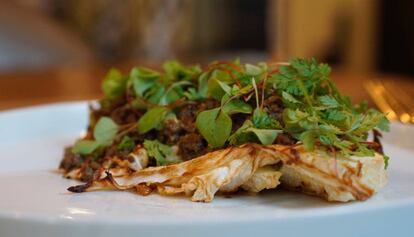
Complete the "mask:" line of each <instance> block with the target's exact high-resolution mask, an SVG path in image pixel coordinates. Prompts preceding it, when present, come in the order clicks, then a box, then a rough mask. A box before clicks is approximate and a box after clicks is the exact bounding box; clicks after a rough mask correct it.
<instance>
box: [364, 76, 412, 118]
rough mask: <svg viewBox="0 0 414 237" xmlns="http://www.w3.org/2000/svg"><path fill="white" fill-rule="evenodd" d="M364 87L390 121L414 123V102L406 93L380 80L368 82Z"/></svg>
mask: <svg viewBox="0 0 414 237" xmlns="http://www.w3.org/2000/svg"><path fill="white" fill-rule="evenodd" d="M364 86H365V88H366V90H367V91H368V93H369V94H370V96H371V98H372V100H373V101H374V103H375V104H376V105H377V106H378V108H379V109H380V110H381V111H382V112H383V113H385V114H386V116H387V118H388V119H389V120H390V121H396V120H397V121H400V122H402V123H414V100H413V99H412V98H411V96H410V95H409V94H408V93H407V92H406V91H404V90H402V89H401V88H399V87H398V86H396V85H395V84H393V83H386V82H384V81H382V80H380V79H370V80H367V81H366V82H365V83H364Z"/></svg>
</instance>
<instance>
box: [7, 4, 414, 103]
mask: <svg viewBox="0 0 414 237" xmlns="http://www.w3.org/2000/svg"><path fill="white" fill-rule="evenodd" d="M413 12H414V2H413V1H408V0H407V1H405V0H395V1H387V0H313V1H307V0H254V1H253V0H226V1H222V0H209V1H197V0H123V1H115V0H88V1H82V0H71V1H66V0H15V1H7V0H0V74H1V75H3V76H0V81H1V80H2V79H3V80H5V79H4V78H8V79H9V80H11V81H12V82H9V83H8V84H7V85H6V84H3V86H1V85H2V84H1V82H0V100H7V99H9V100H11V99H10V97H9V96H8V95H7V94H8V93H10V92H8V90H7V88H6V86H10V85H12V86H15V87H19V85H20V84H21V83H22V81H19V80H20V79H19V78H20V77H21V75H22V74H21V72H27V71H31V72H33V71H34V72H36V71H42V70H43V71H45V70H46V71H47V70H51V68H65V69H62V70H66V71H65V73H63V74H62V73H60V72H61V71H59V75H55V76H56V77H62V75H63V77H66V78H67V77H69V78H70V77H71V75H70V74H68V73H70V72H71V70H75V69H74V68H79V67H86V66H88V65H135V64H137V63H144V64H147V65H159V64H160V63H161V62H162V61H164V60H166V59H172V58H177V59H180V60H182V61H184V62H189V63H192V62H199V63H202V64H205V63H208V62H209V61H211V60H217V59H234V58H240V59H241V60H242V61H245V62H246V61H248V62H257V61H286V60H288V59H289V58H291V57H317V58H319V59H320V60H321V61H325V62H328V63H330V64H331V65H333V66H334V67H335V68H336V69H337V70H340V71H349V72H353V73H354V74H358V75H371V74H381V73H384V74H385V73H387V74H392V75H402V76H404V77H408V78H410V77H412V76H414V20H413V19H412V13H413ZM121 67H122V66H121ZM68 68H69V69H68ZM68 71H69V72H68ZM19 73H20V74H19ZM4 75H7V76H4ZM15 75H20V77H19V76H15ZM45 75H47V76H50V75H49V74H45ZM33 77H34V78H36V77H39V78H42V76H41V75H37V74H36V75H34V76H33ZM76 77H85V78H86V79H85V80H91V79H89V78H90V77H92V75H91V74H88V75H86V74H79V73H78V74H77V76H76ZM95 77H97V76H95ZM10 78H17V79H14V80H13V79H10ZM33 80H35V79H33ZM39 80H41V79H39ZM68 80H69V79H68ZM97 80H100V78H97ZM47 83H51V81H48V82H47ZM344 83H345V82H344ZM20 92H26V90H23V89H22V90H20ZM1 94H3V97H1ZM39 96H40V92H39ZM33 97H34V98H35V99H36V98H38V97H36V96H33Z"/></svg>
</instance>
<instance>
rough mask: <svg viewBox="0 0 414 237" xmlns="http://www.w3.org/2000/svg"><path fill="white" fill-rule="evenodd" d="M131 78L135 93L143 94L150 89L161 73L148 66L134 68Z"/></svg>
mask: <svg viewBox="0 0 414 237" xmlns="http://www.w3.org/2000/svg"><path fill="white" fill-rule="evenodd" d="M130 78H131V80H132V84H133V87H134V91H135V94H136V95H138V96H143V95H144V92H145V91H147V90H148V89H150V88H151V87H152V86H154V84H155V83H156V81H157V80H158V79H160V74H159V73H158V72H156V71H153V70H151V69H148V68H133V69H132V70H131V73H130Z"/></svg>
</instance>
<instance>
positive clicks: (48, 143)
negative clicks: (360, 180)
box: [0, 102, 414, 237]
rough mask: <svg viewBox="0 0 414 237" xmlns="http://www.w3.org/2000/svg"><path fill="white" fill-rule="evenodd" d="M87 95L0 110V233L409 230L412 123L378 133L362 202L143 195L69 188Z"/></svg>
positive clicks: (413, 199)
mask: <svg viewBox="0 0 414 237" xmlns="http://www.w3.org/2000/svg"><path fill="white" fill-rule="evenodd" d="M86 122H87V106H86V103H84V102H79V103H63V104H54V105H48V106H40V107H32V108H27V109H19V110H12V111H6V112H1V113H0V162H1V163H0V236H1V237H8V236H43V237H47V236H77V237H82V236H114V235H118V236H169V237H175V236H180V237H184V236H252V235H256V236H268V235H272V236H277V235H280V236H281V235H283V236H299V235H306V236H348V237H349V236H372V235H375V236H390V235H394V236H414V230H413V228H414V217H413V216H414V141H413V140H414V138H413V136H414V127H412V126H403V125H400V124H392V132H391V133H389V134H386V135H385V136H384V146H385V151H386V153H387V154H389V155H390V156H391V160H390V166H389V168H388V171H389V184H388V185H387V186H386V188H384V189H383V190H382V191H381V192H380V193H379V194H377V195H375V196H374V197H372V198H371V199H369V200H367V201H365V202H353V203H345V204H338V203H328V202H325V201H323V200H320V199H318V198H314V197H308V196H306V195H303V194H297V193H291V192H286V191H280V190H275V191H267V192H264V193H261V194H259V195H255V196H253V195H248V194H238V195H233V196H232V197H231V198H226V197H220V196H218V197H216V198H215V199H214V201H213V202H212V203H193V202H190V201H189V200H188V198H184V197H168V198H167V197H161V196H158V195H156V194H153V195H150V196H147V197H142V196H138V195H135V194H132V193H127V192H110V191H107V192H91V193H82V194H72V193H69V192H67V191H66V188H67V187H68V186H70V185H73V184H76V182H75V181H72V180H66V179H63V178H62V177H61V176H60V174H58V173H57V172H56V167H57V166H58V164H59V161H60V159H61V156H62V150H63V147H64V146H66V145H69V144H71V143H72V142H73V141H74V139H75V138H77V137H78V136H79V135H80V134H81V132H82V131H83V130H84V128H85V126H86Z"/></svg>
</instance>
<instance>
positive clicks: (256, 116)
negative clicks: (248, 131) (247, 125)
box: [253, 108, 280, 129]
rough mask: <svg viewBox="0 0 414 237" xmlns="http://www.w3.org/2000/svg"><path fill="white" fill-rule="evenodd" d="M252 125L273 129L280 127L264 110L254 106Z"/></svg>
mask: <svg viewBox="0 0 414 237" xmlns="http://www.w3.org/2000/svg"><path fill="white" fill-rule="evenodd" d="M253 125H254V127H255V128H261V129H274V128H280V124H279V122H277V121H276V120H275V119H273V118H272V117H270V116H269V114H267V113H266V112H265V111H264V110H262V109H260V108H256V109H255V110H254V112H253Z"/></svg>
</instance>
